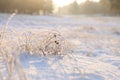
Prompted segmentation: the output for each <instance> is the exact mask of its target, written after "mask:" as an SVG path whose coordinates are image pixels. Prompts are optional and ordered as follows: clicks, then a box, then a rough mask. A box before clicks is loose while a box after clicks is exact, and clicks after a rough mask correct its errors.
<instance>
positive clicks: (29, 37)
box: [19, 31, 67, 56]
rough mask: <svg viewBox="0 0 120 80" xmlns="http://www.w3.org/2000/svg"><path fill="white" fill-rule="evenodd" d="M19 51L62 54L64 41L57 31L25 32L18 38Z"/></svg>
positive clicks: (42, 54) (41, 54) (64, 46)
mask: <svg viewBox="0 0 120 80" xmlns="http://www.w3.org/2000/svg"><path fill="white" fill-rule="evenodd" d="M19 43H20V48H21V52H23V51H27V52H28V53H30V54H38V55H40V56H48V55H64V53H65V52H64V51H66V47H67V46H66V41H65V39H64V37H63V36H62V35H61V33H60V32H58V31H47V32H46V31H45V32H42V33H37V32H34V31H33V32H25V33H23V34H22V36H21V37H20V38H19Z"/></svg>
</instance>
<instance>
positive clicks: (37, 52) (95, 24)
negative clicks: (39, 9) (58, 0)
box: [0, 14, 120, 80]
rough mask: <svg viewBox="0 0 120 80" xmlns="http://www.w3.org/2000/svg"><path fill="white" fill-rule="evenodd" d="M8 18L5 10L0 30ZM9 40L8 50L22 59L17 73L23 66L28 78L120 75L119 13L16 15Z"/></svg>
mask: <svg viewBox="0 0 120 80" xmlns="http://www.w3.org/2000/svg"><path fill="white" fill-rule="evenodd" d="M8 16H9V15H8V14H0V28H2V27H3V25H5V23H6V20H7V18H8ZM56 36H57V37H56ZM57 42H58V43H60V45H58V43H57ZM5 43H6V44H5V45H4V46H5V50H6V52H5V53H7V54H11V55H12V57H13V58H15V61H16V57H17V58H18V63H19V64H16V63H14V64H15V65H16V69H14V71H16V70H17V69H18V70H19V69H20V70H23V71H24V72H25V75H24V76H26V77H27V79H28V80H119V79H120V18H119V17H102V16H98V17H90V16H86V17H85V16H84V17H83V16H74V17H73V16H30V15H16V16H15V17H14V18H13V19H12V20H11V22H10V23H9V25H8V29H7V32H6V37H5ZM51 43H52V44H51ZM54 43H55V44H54ZM56 43H57V45H56ZM48 44H51V45H49V46H48ZM46 46H47V47H46ZM53 46H54V47H53ZM51 47H52V48H51ZM61 52H62V56H61ZM29 53H30V54H29ZM52 53H54V54H52ZM46 54H48V55H46ZM55 54H57V55H55ZM58 54H60V55H58ZM0 59H2V58H0ZM2 62H3V61H2V60H0V73H1V74H3V75H5V72H4V70H3V68H4V66H3V65H4V64H3V63H2ZM18 65H20V66H21V67H19V66H18ZM2 66H3V67H2ZM15 73H17V72H14V73H13V74H15ZM18 74H19V73H18ZM21 74H22V72H21V73H20V75H15V76H14V77H13V78H12V80H13V79H15V80H17V79H16V78H17V77H18V76H23V75H21ZM0 76H1V75H0ZM3 80H4V79H3ZM18 80H19V79H18Z"/></svg>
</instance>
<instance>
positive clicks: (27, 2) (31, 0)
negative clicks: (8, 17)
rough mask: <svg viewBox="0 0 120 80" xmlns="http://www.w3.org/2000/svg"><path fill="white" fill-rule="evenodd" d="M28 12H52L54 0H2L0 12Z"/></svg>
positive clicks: (0, 1)
mask: <svg viewBox="0 0 120 80" xmlns="http://www.w3.org/2000/svg"><path fill="white" fill-rule="evenodd" d="M15 11H17V12H18V13H26V14H51V13H52V11H53V4H52V0H0V12H4V13H13V12H15Z"/></svg>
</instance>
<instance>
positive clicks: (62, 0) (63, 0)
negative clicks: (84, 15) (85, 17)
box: [53, 0, 99, 7]
mask: <svg viewBox="0 0 120 80" xmlns="http://www.w3.org/2000/svg"><path fill="white" fill-rule="evenodd" d="M73 1H74V0H53V3H54V4H55V6H56V7H62V6H64V5H67V4H69V3H71V2H73ZM76 1H77V2H78V3H82V2H84V1H86V0H76ZM93 1H99V0H93Z"/></svg>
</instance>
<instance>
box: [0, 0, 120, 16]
mask: <svg viewBox="0 0 120 80" xmlns="http://www.w3.org/2000/svg"><path fill="white" fill-rule="evenodd" d="M0 12H1V13H13V12H18V13H19V14H32V15H120V0H0Z"/></svg>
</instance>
